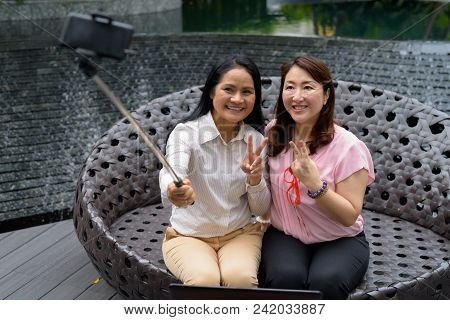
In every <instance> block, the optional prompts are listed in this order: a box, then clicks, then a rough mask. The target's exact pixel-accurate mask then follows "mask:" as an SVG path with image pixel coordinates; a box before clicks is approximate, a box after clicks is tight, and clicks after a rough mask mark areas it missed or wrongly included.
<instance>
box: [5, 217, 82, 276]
mask: <svg viewBox="0 0 450 320" xmlns="http://www.w3.org/2000/svg"><path fill="white" fill-rule="evenodd" d="M73 230H74V229H73V224H72V221H70V220H66V221H62V222H57V223H55V224H53V226H52V227H51V228H49V229H48V230H46V231H44V232H43V233H41V234H40V235H39V236H37V237H36V238H34V239H33V241H31V242H28V243H26V244H24V245H23V246H21V247H20V248H18V249H17V250H14V251H12V252H10V253H9V254H7V255H6V256H4V257H2V258H1V259H0V265H1V270H0V279H1V278H3V277H4V276H6V275H7V274H8V273H9V272H11V271H13V270H15V269H18V268H19V267H20V266H21V265H23V264H24V263H26V262H27V261H31V260H32V259H33V258H35V257H37V256H39V255H40V254H41V253H42V252H43V251H45V250H47V249H48V248H49V247H51V246H52V245H54V244H55V243H58V242H59V241H61V239H63V238H65V237H67V235H69V234H70V233H72V232H74V231H73ZM50 262H51V261H50ZM16 271H17V270H16Z"/></svg>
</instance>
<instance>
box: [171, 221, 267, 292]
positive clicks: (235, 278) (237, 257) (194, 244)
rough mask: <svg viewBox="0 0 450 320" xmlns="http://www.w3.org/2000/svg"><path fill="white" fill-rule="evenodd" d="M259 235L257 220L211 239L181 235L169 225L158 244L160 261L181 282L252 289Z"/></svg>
mask: <svg viewBox="0 0 450 320" xmlns="http://www.w3.org/2000/svg"><path fill="white" fill-rule="evenodd" d="M262 236H263V232H262V231H261V225H260V224H259V223H255V224H248V225H246V226H245V227H243V228H241V229H238V230H235V231H233V232H231V233H229V234H226V235H224V236H221V237H211V238H195V237H189V236H183V235H181V234H179V233H178V232H177V231H176V230H175V229H173V228H171V227H169V228H167V230H166V234H165V237H164V241H163V245H162V252H163V256H164V262H165V263H166V266H167V268H168V269H169V270H170V272H172V273H173V274H174V275H175V276H176V277H177V278H178V279H180V280H181V281H182V282H183V283H185V284H189V285H203V286H219V285H224V286H227V287H237V288H255V287H257V286H258V278H257V272H258V266H259V261H260V258H261V241H262Z"/></svg>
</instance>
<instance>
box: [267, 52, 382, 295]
mask: <svg viewBox="0 0 450 320" xmlns="http://www.w3.org/2000/svg"><path fill="white" fill-rule="evenodd" d="M281 71H282V77H281V85H280V94H279V97H278V102H277V106H276V115H275V119H274V120H273V121H272V122H271V123H269V124H268V126H267V128H266V133H267V136H268V137H269V150H268V155H269V160H268V168H269V177H270V186H271V190H272V203H271V207H270V211H269V217H270V221H271V226H270V227H269V228H268V230H267V231H266V233H265V235H264V239H263V245H262V258H261V265H260V281H261V284H262V286H264V287H271V288H289V289H311V290H320V291H322V292H323V294H324V298H325V299H345V298H347V296H348V294H349V293H350V292H351V291H352V290H353V289H354V288H355V287H356V286H357V285H358V284H359V282H360V281H361V280H362V278H363V276H364V274H365V272H366V270H367V267H368V262H369V245H368V243H367V240H366V238H365V236H364V231H363V229H364V228H363V225H364V220H363V217H362V216H361V209H362V205H363V199H364V192H365V189H366V186H367V185H368V184H370V183H371V182H372V181H373V180H374V170H373V163H372V158H371V156H370V153H369V150H368V149H367V147H366V146H365V144H364V143H363V142H362V141H360V140H358V138H356V136H354V135H353V134H352V133H350V132H348V131H346V130H345V129H344V128H342V127H340V126H338V125H337V124H335V123H334V106H335V94H334V86H333V81H332V78H331V74H330V71H329V69H328V67H327V66H326V65H325V64H324V63H323V62H322V61H320V60H318V59H315V58H312V57H304V56H301V57H297V58H295V59H293V60H292V61H290V62H288V63H285V64H284V65H283V66H282V68H281Z"/></svg>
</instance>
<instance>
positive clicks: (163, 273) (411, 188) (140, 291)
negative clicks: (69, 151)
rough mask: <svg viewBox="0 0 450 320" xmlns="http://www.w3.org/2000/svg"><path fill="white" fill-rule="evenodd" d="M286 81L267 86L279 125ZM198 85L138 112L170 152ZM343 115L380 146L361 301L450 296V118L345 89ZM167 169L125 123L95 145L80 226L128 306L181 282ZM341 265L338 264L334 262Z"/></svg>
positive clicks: (81, 185) (339, 90)
mask: <svg viewBox="0 0 450 320" xmlns="http://www.w3.org/2000/svg"><path fill="white" fill-rule="evenodd" d="M279 81H280V80H279V78H270V79H264V81H263V83H264V85H263V111H264V116H265V118H266V119H270V118H271V114H272V112H273V107H274V105H275V102H276V98H277V95H278V87H279ZM200 95H201V89H200V88H199V87H194V88H190V89H187V90H185V91H182V92H176V93H173V94H170V95H167V96H165V97H162V98H158V99H155V100H153V101H152V102H150V103H149V104H147V105H144V106H142V107H141V108H139V109H138V110H137V111H136V112H134V113H133V115H134V117H135V118H136V119H137V120H138V122H139V123H140V124H141V125H142V127H143V128H144V129H145V130H146V131H147V132H148V133H149V134H150V136H151V137H152V138H153V139H154V141H155V142H157V144H158V145H159V146H160V147H161V148H162V149H164V147H165V141H166V138H167V134H168V132H169V130H170V129H171V128H172V127H173V126H174V125H175V124H176V123H177V122H178V121H180V120H181V119H182V118H184V117H186V116H187V115H189V113H190V112H192V110H193V109H194V108H195V107H196V105H197V102H198V100H199V97H200ZM336 116H337V119H338V121H339V123H340V124H341V125H342V126H344V127H345V128H347V129H348V130H350V131H351V132H353V133H354V134H356V135H357V136H358V137H359V138H360V139H361V140H363V141H364V142H365V143H366V145H367V146H368V148H369V149H370V151H371V153H372V156H373V159H374V164H375V169H376V181H375V183H373V184H372V185H371V186H370V187H369V188H367V192H366V196H365V205H364V210H363V216H364V218H365V221H366V225H365V230H366V236H367V238H368V240H369V243H370V249H371V258H370V265H369V270H368V272H367V274H366V277H365V279H364V281H363V282H362V283H361V284H360V285H359V286H358V288H357V289H356V290H355V291H354V292H353V293H352V295H351V296H350V298H352V299H448V298H449V297H450V267H449V250H450V240H449V239H450V212H449V206H448V202H449V201H448V196H449V195H448V193H449V192H450V187H449V184H450V179H449V172H450V159H449V156H450V146H449V141H450V119H449V116H448V115H447V114H445V113H443V112H440V111H437V110H435V109H434V108H432V107H430V106H426V105H423V104H421V103H419V102H418V101H417V100H415V99H411V98H407V97H404V96H401V95H398V94H396V93H393V92H388V91H383V90H380V89H375V88H373V87H370V86H366V85H359V84H352V83H347V82H344V81H338V82H336ZM159 169H160V164H159V163H158V161H157V160H156V158H155V157H154V156H153V154H152V153H151V152H150V150H149V149H148V148H147V147H146V146H145V145H144V143H143V142H142V141H141V140H140V139H139V138H138V136H137V134H136V133H135V132H134V130H133V128H132V126H131V125H130V124H129V123H128V122H127V121H126V120H122V121H119V122H118V123H116V124H115V125H114V126H113V127H112V128H111V129H110V130H108V131H107V132H106V133H105V134H104V135H103V136H102V137H100V139H99V140H98V141H97V142H96V143H95V145H94V146H93V147H92V151H91V153H90V155H89V157H88V158H87V160H86V162H85V165H84V166H83V168H82V171H81V174H80V177H79V181H78V186H77V193H76V203H75V209H74V215H73V219H74V224H75V228H76V233H77V236H78V238H79V239H80V242H81V243H82V244H83V246H84V248H85V249H86V252H87V253H88V255H89V257H90V258H91V260H92V263H93V264H94V265H95V267H96V268H97V269H98V271H99V273H100V274H101V275H102V277H103V278H104V279H105V280H106V281H107V282H108V283H109V284H110V285H111V286H113V287H114V288H116V289H117V290H118V292H119V293H120V294H121V295H123V296H124V298H128V299H167V298H168V286H169V284H170V283H171V282H176V281H177V280H176V279H175V278H174V277H173V276H172V275H171V274H170V273H169V272H168V271H167V269H166V267H165V265H164V262H163V259H162V254H161V243H162V238H163V235H164V230H165V228H166V227H167V226H168V221H169V216H170V209H166V208H163V207H162V205H161V204H160V190H159V186H158V173H159ZM330 263H331V262H330Z"/></svg>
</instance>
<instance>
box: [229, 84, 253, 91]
mask: <svg viewBox="0 0 450 320" xmlns="http://www.w3.org/2000/svg"><path fill="white" fill-rule="evenodd" d="M222 85H223V86H229V87H233V88H236V86H235V85H234V84H231V83H224V84H222ZM242 89H244V90H255V87H243V88H242Z"/></svg>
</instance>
